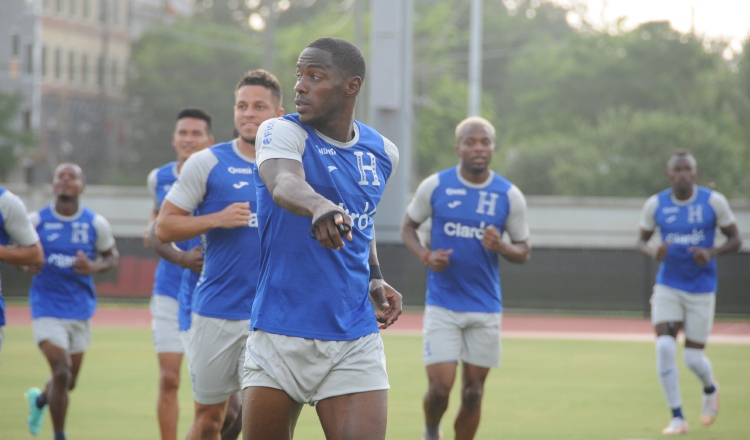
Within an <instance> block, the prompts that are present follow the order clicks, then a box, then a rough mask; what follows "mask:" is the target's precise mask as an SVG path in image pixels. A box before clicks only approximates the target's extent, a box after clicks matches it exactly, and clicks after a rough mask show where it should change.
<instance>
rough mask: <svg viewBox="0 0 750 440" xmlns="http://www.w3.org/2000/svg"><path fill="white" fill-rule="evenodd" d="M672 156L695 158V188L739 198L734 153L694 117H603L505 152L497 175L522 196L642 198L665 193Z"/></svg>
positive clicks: (738, 150)
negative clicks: (502, 172) (501, 172)
mask: <svg viewBox="0 0 750 440" xmlns="http://www.w3.org/2000/svg"><path fill="white" fill-rule="evenodd" d="M678 148H685V149H688V150H690V151H691V152H692V153H693V154H694V155H695V157H696V159H697V161H698V171H699V175H700V177H699V180H700V184H702V185H707V186H709V187H712V188H716V189H717V190H719V191H721V192H722V193H724V194H725V195H727V196H728V197H739V196H742V193H743V191H745V190H746V189H745V188H743V187H742V182H743V181H744V174H745V170H744V168H743V166H742V155H743V151H742V150H743V148H742V145H741V144H740V143H739V142H738V141H737V140H736V139H734V138H732V137H731V136H727V135H725V134H724V133H722V132H721V131H720V130H719V129H717V128H716V127H715V126H712V125H710V124H709V123H706V122H705V121H704V120H703V119H701V118H699V117H696V116H690V115H676V114H672V113H666V112H658V111H655V112H649V111H629V110H620V111H615V110H610V111H607V112H605V113H604V114H603V115H602V116H601V117H600V118H599V120H598V121H597V122H596V123H595V124H588V123H579V124H577V125H576V127H575V132H574V133H571V134H567V135H563V136H558V137H556V138H554V140H550V138H545V137H540V138H537V139H534V140H532V141H530V142H529V144H528V145H525V146H519V148H517V149H516V150H511V153H510V154H508V155H507V157H508V162H507V163H506V168H505V175H507V176H508V177H509V178H510V179H511V180H512V181H513V182H514V183H516V184H517V185H518V186H519V187H520V188H521V189H522V190H523V191H524V192H525V193H527V194H553V195H574V196H632V197H643V196H646V195H650V194H653V193H656V192H658V191H660V190H661V189H664V188H666V187H667V186H668V182H667V180H666V178H665V174H664V173H665V169H666V168H665V166H666V161H667V158H668V157H669V155H670V154H671V153H672V151H674V150H676V149H678ZM540 176H547V178H546V179H545V178H541V177H540Z"/></svg>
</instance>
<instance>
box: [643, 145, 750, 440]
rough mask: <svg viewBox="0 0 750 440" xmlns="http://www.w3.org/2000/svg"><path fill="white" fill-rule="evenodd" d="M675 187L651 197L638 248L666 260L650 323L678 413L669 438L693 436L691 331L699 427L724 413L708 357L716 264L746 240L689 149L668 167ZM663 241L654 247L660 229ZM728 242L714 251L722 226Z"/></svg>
mask: <svg viewBox="0 0 750 440" xmlns="http://www.w3.org/2000/svg"><path fill="white" fill-rule="evenodd" d="M667 178H668V179H669V182H670V184H671V188H669V189H666V190H664V191H662V192H660V193H658V194H655V195H653V196H651V197H650V198H649V199H648V200H647V201H646V203H645V205H644V206H643V213H642V215H641V224H640V228H641V231H640V239H639V240H638V250H639V251H641V253H642V254H644V255H646V256H648V257H650V258H653V259H655V260H657V261H660V262H661V264H660V265H659V271H658V273H657V274H656V284H655V285H654V291H653V294H652V296H651V322H652V323H653V325H654V329H655V331H656V369H657V372H658V373H659V381H660V382H661V387H662V391H663V392H664V397H666V400H667V404H668V405H669V408H670V410H671V411H672V419H671V421H670V422H669V425H668V426H667V427H666V428H664V429H663V430H662V434H664V435H680V434H685V433H687V431H688V425H687V422H686V421H685V417H684V415H683V413H682V397H681V396H680V388H679V383H678V377H677V362H676V359H675V358H676V353H677V343H676V341H675V338H676V337H677V333H678V332H680V331H681V330H682V331H684V332H685V350H684V351H683V360H684V361H685V365H687V367H688V368H689V369H690V370H691V371H692V372H693V373H695V375H696V376H697V377H698V380H699V381H700V383H701V386H702V387H703V404H702V406H701V414H700V421H701V423H702V424H704V425H710V424H712V423H713V422H714V420H716V415H717V413H718V411H719V385H718V383H717V382H716V379H715V378H714V373H713V370H712V368H711V362H710V361H709V360H708V358H707V357H706V355H705V348H706V344H707V343H708V336H709V334H710V333H711V326H712V325H713V320H714V308H715V304H716V285H717V282H716V259H715V257H717V256H719V255H724V254H727V253H730V252H736V251H737V250H738V249H739V248H740V247H741V246H742V240H741V239H740V234H739V231H738V229H737V225H736V223H735V219H734V214H733V213H732V210H731V209H730V208H729V203H728V202H727V199H726V198H725V197H724V196H723V195H722V194H720V193H718V192H716V191H713V190H711V189H709V188H704V187H702V186H698V185H697V183H696V182H697V180H698V165H697V163H696V161H695V158H694V157H693V155H692V154H691V153H690V152H689V151H687V150H677V151H675V152H674V153H672V155H671V156H670V157H669V160H668V161H667ZM657 226H658V227H659V230H660V233H661V243H660V244H658V245H654V246H650V245H649V240H650V239H651V237H652V236H653V234H654V230H655V229H656V227H657ZM717 227H718V228H719V229H720V230H721V233H722V234H724V235H725V236H726V241H725V242H724V243H723V244H721V245H720V246H715V245H714V235H715V231H716V228H717Z"/></svg>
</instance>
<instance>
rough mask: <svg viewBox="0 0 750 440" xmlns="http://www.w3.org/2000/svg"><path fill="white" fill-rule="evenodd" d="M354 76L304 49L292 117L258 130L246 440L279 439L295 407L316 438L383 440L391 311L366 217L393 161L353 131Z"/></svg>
mask: <svg viewBox="0 0 750 440" xmlns="http://www.w3.org/2000/svg"><path fill="white" fill-rule="evenodd" d="M364 77H365V60H364V57H363V56H362V53H361V52H360V51H359V49H358V48H357V47H356V46H354V45H353V44H351V43H349V42H347V41H344V40H339V39H334V38H321V39H318V40H315V41H314V42H312V43H311V44H310V45H309V46H308V47H307V48H305V49H304V50H303V51H302V53H301V54H300V56H299V59H298V61H297V84H296V85H295V87H294V91H295V93H296V99H295V105H296V108H297V112H298V113H297V114H294V115H289V116H286V117H283V118H279V119H273V120H270V121H266V122H265V123H263V125H262V126H261V127H260V129H259V130H258V141H257V143H256V144H257V146H258V169H259V174H258V175H256V182H257V185H258V228H259V231H260V234H261V239H260V240H261V262H260V264H261V265H260V279H259V283H258V292H257V296H256V299H255V304H254V305H253V317H252V326H253V329H254V330H255V331H253V332H252V333H251V335H250V336H249V337H248V339H247V356H246V362H245V370H244V376H243V383H242V385H243V404H242V410H243V411H242V415H243V427H242V429H243V437H244V438H245V439H246V440H250V439H275V440H283V439H290V438H291V437H292V435H293V433H294V428H295V425H296V423H297V418H298V416H299V414H300V411H301V409H302V405H303V404H306V403H308V404H314V405H315V408H316V410H317V413H318V417H319V419H320V422H321V425H322V427H323V431H324V432H325V435H326V438H327V439H342V440H343V439H358V440H382V439H384V438H385V433H386V412H387V411H386V409H387V389H388V388H389V384H388V376H387V374H386V370H385V354H384V351H383V342H382V340H381V338H380V333H379V332H378V321H380V322H381V326H380V328H387V327H388V326H390V325H391V324H393V322H395V321H396V319H397V318H398V316H399V315H400V314H401V308H402V301H401V294H399V293H398V292H396V291H395V290H394V289H393V288H391V287H390V286H389V285H388V284H386V283H385V281H384V280H383V277H382V275H381V274H380V268H379V265H378V258H377V252H376V245H375V230H374V224H373V216H374V215H375V211H376V209H377V206H378V203H379V202H380V199H381V197H382V195H383V191H384V190H385V184H386V182H387V181H388V178H389V177H390V176H391V175H392V173H393V171H394V170H395V168H396V164H397V162H398V151H397V150H396V147H395V146H394V145H393V144H392V143H391V142H390V141H388V140H387V139H385V138H384V137H383V136H381V135H380V134H378V133H377V132H376V131H375V130H373V129H372V128H370V127H368V126H366V125H364V124H362V123H360V122H359V121H355V120H354V106H355V103H356V99H357V95H358V94H359V92H360V89H361V86H362V81H363V80H364ZM258 177H259V178H258ZM345 240H346V241H345ZM370 298H372V300H373V302H374V304H375V305H376V306H377V307H378V308H379V309H380V310H379V312H378V314H377V315H375V314H374V311H373V306H372V303H371V302H370ZM311 311H314V313H313V314H311Z"/></svg>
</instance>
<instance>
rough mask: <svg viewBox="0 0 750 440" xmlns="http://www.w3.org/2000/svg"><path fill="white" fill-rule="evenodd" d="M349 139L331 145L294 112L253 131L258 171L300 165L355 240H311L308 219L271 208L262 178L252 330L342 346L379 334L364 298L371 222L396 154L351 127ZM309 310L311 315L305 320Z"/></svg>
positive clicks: (369, 132)
mask: <svg viewBox="0 0 750 440" xmlns="http://www.w3.org/2000/svg"><path fill="white" fill-rule="evenodd" d="M353 129H354V133H355V134H354V138H353V139H352V140H351V141H350V142H347V143H341V142H337V141H335V140H332V139H330V138H327V137H326V136H324V135H322V134H320V133H318V132H316V131H315V130H314V129H313V128H312V127H311V126H307V125H302V124H301V123H300V122H299V117H298V115H297V114H294V115H288V116H284V117H282V118H278V119H269V120H267V121H265V122H264V123H263V124H261V126H260V127H259V129H258V136H257V139H256V148H257V155H258V167H260V166H262V163H263V161H265V160H268V159H291V160H296V161H299V162H301V163H302V166H303V167H304V171H305V180H306V181H307V183H308V184H310V186H311V187H312V188H313V189H314V190H315V192H317V193H318V194H320V195H322V196H323V197H325V198H327V199H328V200H330V201H332V202H333V203H335V204H337V205H339V206H341V207H342V208H343V209H344V210H345V211H346V212H347V213H348V215H349V216H350V217H351V218H352V221H353V227H352V237H353V241H351V242H349V241H346V240H344V243H345V244H346V245H345V247H344V248H343V249H341V250H339V251H335V250H332V249H327V248H324V247H322V246H321V245H320V244H319V243H318V242H317V240H314V239H311V238H310V236H309V229H310V225H311V219H310V218H309V217H301V216H297V215H294V214H292V213H290V212H289V211H287V210H285V209H283V208H281V207H279V206H278V205H276V204H275V203H274V201H273V199H272V198H271V195H270V194H269V192H268V189H267V188H266V186H265V184H264V183H263V181H262V180H261V179H260V176H258V175H257V174H256V176H255V182H256V185H257V188H258V190H257V191H258V227H259V232H260V241H261V252H260V254H261V263H260V279H259V281H258V294H257V296H256V298H255V304H254V305H253V316H252V320H251V322H252V327H253V328H254V329H261V330H264V331H266V332H269V333H275V334H281V335H287V336H294V337H300V338H312V339H321V340H334V341H346V340H353V339H356V338H359V337H362V336H364V335H367V334H371V333H375V332H377V331H378V324H377V321H376V319H375V316H374V313H373V309H372V305H371V303H370V300H369V274H370V268H369V265H368V258H369V255H370V242H371V241H372V239H373V236H374V229H373V216H374V215H375V212H376V210H377V206H378V203H379V202H380V199H381V197H382V196H383V191H384V190H385V185H386V182H387V181H388V179H389V178H390V176H391V174H392V173H393V171H394V170H395V168H396V165H397V163H398V150H397V149H396V147H395V146H394V145H393V143H391V142H390V141H389V140H387V139H385V138H384V137H383V136H381V135H380V134H378V133H377V132H376V131H375V130H373V129H372V128H370V127H368V126H366V125H364V124H361V123H360V122H357V121H355V123H354V127H353ZM311 311H314V314H313V315H314V316H313V315H311Z"/></svg>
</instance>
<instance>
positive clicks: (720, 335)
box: [6, 305, 750, 345]
mask: <svg viewBox="0 0 750 440" xmlns="http://www.w3.org/2000/svg"><path fill="white" fill-rule="evenodd" d="M6 318H7V325H9V326H30V325H31V317H30V314H29V308H28V307H27V306H13V305H9V306H7V307H6ZM93 325H94V327H145V328H149V327H151V314H150V312H149V310H148V308H145V307H111V306H106V305H105V306H99V308H98V310H97V312H96V314H95V315H94V320H93ZM385 331H386V332H388V333H403V334H419V333H421V331H422V314H421V313H414V312H405V313H404V314H402V315H401V317H399V319H398V321H397V322H396V323H395V324H394V325H393V326H392V327H391V328H389V329H387V330H385ZM502 334H503V338H539V339H586V340H610V341H611V340H622V341H652V340H653V339H654V336H653V330H652V329H651V322H650V321H649V320H648V319H645V318H614V317H606V318H600V317H572V316H552V315H512V314H506V315H504V316H503V321H502ZM710 343H719V344H743V345H750V321H716V322H714V327H713V331H712V332H711V340H710Z"/></svg>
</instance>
